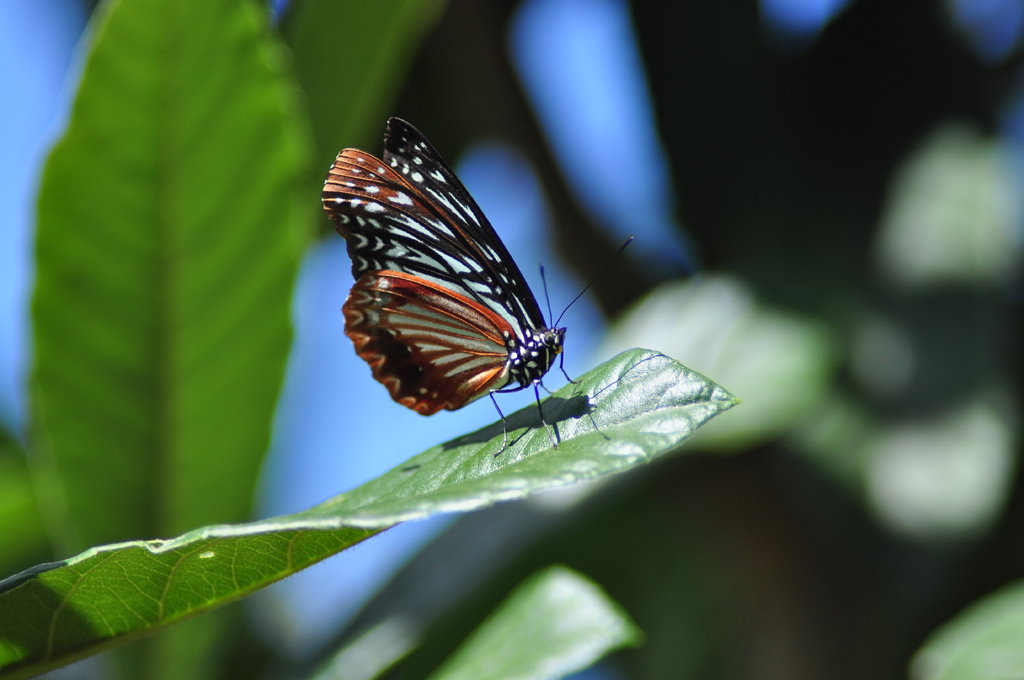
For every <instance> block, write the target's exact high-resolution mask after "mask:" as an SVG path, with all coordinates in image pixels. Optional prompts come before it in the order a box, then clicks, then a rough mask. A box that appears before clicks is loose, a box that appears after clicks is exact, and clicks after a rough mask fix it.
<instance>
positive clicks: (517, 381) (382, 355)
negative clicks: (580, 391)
mask: <svg viewBox="0 0 1024 680" xmlns="http://www.w3.org/2000/svg"><path fill="white" fill-rule="evenodd" d="M322 200H323V207H324V210H325V211H326V212H327V215H328V216H329V217H330V218H331V220H332V221H333V222H334V226H335V228H336V229H337V230H338V233H339V234H341V236H342V237H343V238H344V239H345V241H346V244H347V247H348V254H349V257H350V258H351V260H352V276H353V278H354V279H355V284H354V285H353V286H352V290H351V292H350V293H349V296H348V299H347V300H346V302H345V304H344V306H343V307H342V312H343V313H344V316H345V334H346V335H347V336H348V337H349V338H350V339H351V340H352V343H353V344H354V345H355V349H356V353H357V354H358V355H359V356H360V357H361V358H362V359H363V360H364V361H366V363H367V364H369V365H370V369H371V372H372V374H373V377H374V378H375V379H376V380H377V381H378V382H380V383H381V384H383V385H384V386H385V387H386V388H387V390H388V393H389V394H390V395H391V398H392V399H394V400H395V401H396V402H398V403H399V404H402V405H403V406H406V407H408V408H411V409H412V410H414V411H416V412H417V413H420V414H422V415H432V414H434V413H437V412H438V411H440V410H441V409H446V410H449V411H454V410H456V409H460V408H462V407H463V406H465V405H466V404H469V403H471V402H473V401H475V400H477V399H479V398H481V397H483V396H484V395H488V396H490V397H491V401H492V402H494V407H495V408H496V409H497V410H498V415H500V416H501V419H502V422H503V424H504V422H505V416H504V414H502V413H501V409H500V408H498V403H497V401H496V400H495V399H494V394H495V393H496V392H514V391H518V390H522V389H525V388H527V387H529V386H531V385H532V386H533V388H534V393H535V395H536V397H537V407H538V410H540V414H541V422H542V423H544V426H545V428H547V427H548V425H547V422H545V421H544V412H543V410H542V409H541V407H540V392H539V391H538V389H537V387H538V385H540V384H541V383H540V381H541V378H542V377H543V376H544V375H545V374H546V373H547V372H548V370H549V369H550V368H551V366H552V364H553V363H554V361H555V357H557V356H559V355H560V354H561V352H562V345H563V342H564V339H565V330H566V329H565V328H553V327H549V326H548V324H547V323H546V322H545V320H544V317H543V315H542V314H541V311H540V307H539V306H538V305H537V300H536V298H535V297H534V295H533V293H532V292H531V290H530V287H529V285H527V283H526V280H525V279H524V278H523V275H522V273H521V272H520V271H519V268H518V267H517V266H516V263H515V262H514V261H513V260H512V256H511V255H509V252H508V250H507V249H506V248H505V245H504V244H503V243H502V242H501V239H500V238H498V234H497V233H496V232H495V231H494V227H492V226H491V224H490V222H488V221H487V218H486V217H485V216H484V214H483V211H481V210H480V207H479V206H478V205H477V204H476V201H474V200H473V197H472V196H470V194H469V192H468V191H467V190H466V187H464V186H463V184H462V182H460V181H459V179H458V177H456V176H455V173H454V172H452V170H451V169H450V168H449V167H448V165H447V164H446V163H445V162H444V160H443V159H442V158H441V156H440V154H438V153H437V151H435V150H434V147H433V146H431V145H430V142H428V141H427V140H426V138H425V137H424V136H423V135H422V134H421V133H420V132H419V131H418V130H417V129H416V128H414V127H413V126H412V125H410V124H409V123H407V122H405V121H404V120H401V119H400V118H390V119H389V120H388V122H387V129H386V132H385V136H384V155H383V157H382V158H376V157H375V156H372V155H371V154H369V153H367V152H365V151H360V150H359V149H344V150H342V151H341V153H339V154H338V157H337V158H336V159H335V161H334V163H333V164H332V165H331V169H330V171H329V172H328V174H327V179H326V181H325V182H324V188H323V195H322ZM553 325H554V326H557V322H556V323H555V324H553ZM562 372H563V373H564V372H565V371H564V369H562ZM566 377H567V378H568V376H566ZM548 436H549V437H551V442H552V444H554V445H555V446H556V447H557V446H558V444H557V441H556V439H555V438H554V437H553V436H551V432H550V430H549V431H548ZM507 442H508V430H507V426H506V428H505V443H506V444H507ZM504 448H505V446H504V444H503V446H502V450H504Z"/></svg>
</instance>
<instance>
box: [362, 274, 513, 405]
mask: <svg viewBox="0 0 1024 680" xmlns="http://www.w3.org/2000/svg"><path fill="white" fill-rule="evenodd" d="M342 309H343V311H344V313H345V334H346V335H348V337H349V338H351V339H352V342H353V344H355V347H356V353H357V354H359V356H360V357H362V358H363V359H364V360H365V361H366V363H368V364H369V365H370V369H371V370H372V371H373V377H374V378H375V379H376V380H377V381H378V382H380V383H381V384H383V385H384V386H385V387H387V389H388V392H389V393H390V394H391V398H392V399H394V400H395V401H397V402H398V403H399V404H402V405H403V406H408V407H409V408H411V409H413V410H414V411H416V412H417V413H420V414H422V415H425V416H429V415H432V414H434V413H437V412H438V411H439V410H441V409H442V408H445V409H448V410H449V411H454V410H455V409H458V408H461V407H462V406H464V405H466V404H467V403H469V402H470V401H473V400H474V399H477V398H479V397H481V396H483V395H484V394H487V392H488V391H489V390H490V389H492V388H494V387H495V386H501V385H503V384H504V383H505V382H506V381H507V380H508V368H507V365H506V364H507V359H508V353H507V351H506V350H505V344H504V341H503V338H502V330H503V328H504V327H505V325H506V324H505V323H504V320H503V319H502V318H501V317H500V316H498V315H497V314H495V313H494V312H492V311H491V310H489V309H487V308H485V307H481V306H480V305H477V304H475V303H474V302H473V301H472V300H469V299H468V298H466V297H465V296H463V295H460V294H458V293H455V292H453V291H451V290H448V289H446V288H444V287H442V286H438V285H437V284H434V283H431V282H428V281H425V280H423V279H419V278H417V277H413V276H409V275H407V274H401V273H398V272H369V273H367V274H364V275H363V276H362V277H360V279H359V281H357V282H356V285H355V286H353V288H352V293H351V295H349V298H348V301H347V302H346V303H345V306H344V307H343V308H342Z"/></svg>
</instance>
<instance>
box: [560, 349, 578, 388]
mask: <svg viewBox="0 0 1024 680" xmlns="http://www.w3.org/2000/svg"><path fill="white" fill-rule="evenodd" d="M558 370H560V371H561V372H562V375H564V376H565V379H566V380H568V381H569V382H571V383H572V384H573V385H579V384H580V381H579V380H573V379H572V378H570V377H569V374H568V373H566V372H565V352H562V353H561V354H559V355H558Z"/></svg>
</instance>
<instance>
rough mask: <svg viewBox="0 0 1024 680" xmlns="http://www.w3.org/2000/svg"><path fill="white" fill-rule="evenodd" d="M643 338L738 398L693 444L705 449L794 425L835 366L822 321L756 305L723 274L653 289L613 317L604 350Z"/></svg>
mask: <svg viewBox="0 0 1024 680" xmlns="http://www.w3.org/2000/svg"><path fill="white" fill-rule="evenodd" d="M641 338H642V339H643V341H644V342H649V343H651V344H653V345H654V346H656V347H660V348H662V350H663V351H665V352H667V353H668V354H671V355H672V356H674V357H678V358H679V359H680V361H682V362H684V363H685V364H686V365H688V366H693V367H694V368H695V369H696V370H698V371H701V372H703V373H706V374H707V375H713V376H715V377H716V379H718V380H721V381H722V382H723V383H725V384H727V385H729V387H730V389H733V390H735V391H736V393H737V394H741V395H743V410H742V411H740V412H738V413H736V417H734V418H727V419H724V420H720V421H717V422H715V423H712V424H711V425H710V426H709V427H707V428H705V429H703V430H701V432H700V434H699V435H698V436H697V438H696V439H695V440H694V441H693V446H699V447H701V448H705V449H709V450H711V449H714V450H742V449H745V448H749V447H750V446H753V445H756V444H758V443H761V442H764V441H766V440H769V439H773V438H777V437H779V436H780V435H782V434H783V433H785V432H786V431H787V430H789V429H791V428H793V427H794V425H795V424H796V423H797V421H798V420H799V419H802V418H804V417H806V415H807V412H808V410H809V409H811V408H813V407H815V406H816V405H817V403H818V402H819V400H821V399H822V397H823V395H824V392H825V389H826V387H827V386H828V384H829V381H830V377H831V374H832V372H833V370H834V368H835V363H836V351H835V347H834V345H833V342H832V339H831V338H830V337H829V334H828V333H827V332H826V329H825V328H824V327H823V326H822V325H821V324H818V323H816V322H814V321H812V320H810V319H808V318H804V317H801V316H799V315H796V314H792V313H788V312H784V311H782V310H778V309H772V308H770V307H767V306H764V305H761V304H759V303H758V301H757V300H756V299H755V297H754V294H753V292H752V291H751V290H750V288H749V287H747V286H746V285H745V284H744V283H742V282H740V281H738V280H736V279H734V278H730V277H727V276H705V277H700V278H699V279H696V280H693V281H673V282H669V283H666V284H664V285H662V286H659V287H658V288H657V289H655V290H654V291H652V292H651V293H650V294H649V295H648V296H647V297H646V298H644V299H643V300H642V301H641V302H640V303H638V304H637V305H636V306H635V307H634V308H633V309H632V310H630V311H629V312H628V313H627V314H626V315H625V316H624V317H623V318H621V319H619V320H618V321H617V322H616V324H615V328H614V330H613V331H612V333H610V334H609V336H608V339H607V340H606V341H605V343H604V352H605V354H606V355H611V354H612V353H613V352H619V351H622V350H623V349H624V348H626V347H633V346H634V345H635V344H636V342H637V341H638V340H639V339H641Z"/></svg>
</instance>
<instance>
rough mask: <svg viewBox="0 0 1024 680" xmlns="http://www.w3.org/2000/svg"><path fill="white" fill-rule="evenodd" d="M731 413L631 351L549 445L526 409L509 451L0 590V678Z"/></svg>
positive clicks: (574, 402)
mask: <svg viewBox="0 0 1024 680" xmlns="http://www.w3.org/2000/svg"><path fill="white" fill-rule="evenodd" d="M735 403H736V400H735V398H734V397H732V396H731V395H730V394H729V393H728V392H726V391H725V390H724V389H722V388H721V387H719V386H718V385H716V384H714V383H712V382H711V381H709V380H708V379H707V378H705V377H704V376H702V375H700V374H698V373H694V372H693V371H690V370H689V369H687V368H686V367H684V366H682V365H681V364H679V363H678V362H676V361H674V360H672V359H669V358H668V357H666V356H664V355H662V354H658V353H655V352H650V351H647V350H639V349H638V350H631V351H629V352H626V353H624V354H621V355H619V356H618V357H616V358H614V359H612V360H611V361H609V362H607V363H605V364H603V365H602V366H600V367H598V368H597V369H595V370H593V371H591V372H590V373H588V374H587V375H585V376H583V377H581V378H580V380H579V383H578V384H576V385H573V384H569V385H566V386H565V387H563V388H562V389H561V390H559V391H558V392H557V393H556V394H555V395H554V396H552V397H551V398H549V399H547V400H546V401H545V402H544V414H545V419H546V420H547V421H548V422H549V423H551V426H552V428H553V429H554V430H555V431H557V433H558V435H559V437H560V439H561V444H560V446H559V447H558V448H557V449H554V448H552V447H551V443H550V441H549V439H548V434H547V432H546V431H545V429H544V427H543V426H542V425H541V423H540V422H539V419H538V416H537V409H536V406H533V407H529V408H526V409H523V410H522V411H519V412H517V413H514V414H512V415H511V416H509V417H508V423H509V428H510V431H509V445H508V447H507V448H506V449H505V450H502V441H503V437H502V426H501V424H500V423H495V424H493V425H490V426H488V427H486V428H484V429H482V430H479V431H477V432H475V433H472V434H468V435H465V436H463V437H460V438H459V439H456V440H454V441H451V442H448V443H445V444H442V445H440V446H435V447H433V448H431V449H429V450H427V451H425V452H424V453H421V454H419V455H418V456H415V457H413V458H412V459H410V460H409V461H407V462H406V463H404V464H402V465H400V466H398V467H397V468H395V469H393V470H391V471H390V472H387V473H385V474H384V475H382V476H381V477H379V478H378V479H375V480H372V481H370V482H368V483H366V484H364V485H362V486H360V487H358V488H356V489H354V490H353V491H351V492H349V493H345V494H341V495H340V496H337V497H335V498H332V499H330V500H328V501H326V502H325V503H322V504H320V505H318V506H316V507H314V508H311V509H309V510H306V511H304V512H300V513H296V514H294V515H288V516H285V517H278V518H274V519H269V520H264V521H261V522H254V523H250V524H242V525H233V526H232V525H223V526H213V527H207V528H204V529H199V530H196V531H193V532H189V533H187V534H185V535H183V536H181V537H179V538H176V539H173V540H170V541H148V542H133V543H123V544H117V545H111V546H104V547H100V548H95V549H93V550H90V551H88V552H86V553H83V554H82V555H79V556H78V557H75V558H72V559H71V560H68V561H67V563H66V564H58V565H56V566H55V568H52V569H50V570H48V571H43V572H39V573H35V572H33V573H27V574H22V575H18V576H15V577H12V578H11V579H8V580H7V581H3V582H0V669H4V668H5V667H8V668H9V669H13V668H17V669H18V674H17V675H15V677H23V676H24V675H28V674H31V673H37V672H40V671H41V670H45V669H47V668H52V667H55V666H58V665H61V664H63V663H67V662H68V661H70V660H74V659H77V658H80V657H82V656H84V655H87V654H90V653H93V652H95V651H97V650H99V649H102V648H105V647H108V646H113V645H115V644H119V643H121V642H124V641H127V640H130V639H133V638H135V637H138V636H140V635H144V634H146V633H148V632H152V631H154V630H156V629H158V628H161V627H164V626H167V625H169V624H171V623H173V622H175V621H179V620H181V619H184V618H187V617H189V616H193V615H195V614H198V613H201V612H203V611H207V610H209V609H212V608H214V607H218V606H220V605H222V604H225V603H227V602H230V601H232V600H235V599H237V598H239V597H241V596H243V595H245V594H247V593H249V592H252V591H253V590H256V589H258V588H260V587H262V586H265V585H268V584H270V583H273V582H274V581H277V580H279V579H281V578H283V577H285V576H287V575H288V574H290V573H293V572H295V571H297V570H299V569H301V568H303V567H305V566H308V565H309V564H312V563H313V562H316V561H318V560H321V559H324V558H326V557H328V556H330V555H333V554H335V553H337V552H338V551H341V550H344V549H345V548H347V547H349V546H351V545H354V544H355V543H357V542H359V541H361V540H363V539H365V538H367V537H369V536H370V535H372V534H373V533H374V532H375V531H377V530H380V529H384V528H386V527H389V526H392V525H394V524H396V523H398V522H400V521H404V520H408V519H419V518H425V517H429V516H431V515H434V514H437V513H442V512H466V511H469V510H474V509H477V508H481V507H485V506H488V505H491V504H493V503H495V502H498V501H502V500H510V499H515V498H522V497H525V496H527V495H530V494H532V493H537V492H540V491H543V490H545V489H551V488H555V487H560V486H565V485H567V484H572V483H574V482H577V481H580V480H586V479H593V478H595V477H599V476H602V475H606V474H609V473H612V472H618V471H624V470H627V469H629V468H632V467H635V466H636V465H640V464H642V463H646V462H649V461H651V460H652V459H654V458H657V457H659V456H662V455H664V454H666V453H668V452H670V451H672V450H673V449H675V448H676V447H677V446H678V445H679V444H680V443H681V442H682V441H683V440H684V439H685V438H686V437H688V436H689V435H690V434H691V433H692V432H693V431H694V430H695V429H696V428H697V427H699V426H700V425H701V424H702V423H704V422H706V421H707V420H708V419H710V418H712V417H714V416H715V415H716V414H718V413H721V412H722V411H725V410H726V409H729V408H731V407H732V406H733V405H734V404H735ZM595 424H596V426H597V427H598V428H600V433H599V432H597V431H596V430H595V429H594V426H595ZM602 433H603V434H602ZM606 437H607V438H606ZM499 452H500V453H499ZM495 454H499V455H495ZM3 675H4V673H3V672H2V670H0V676H3Z"/></svg>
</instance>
